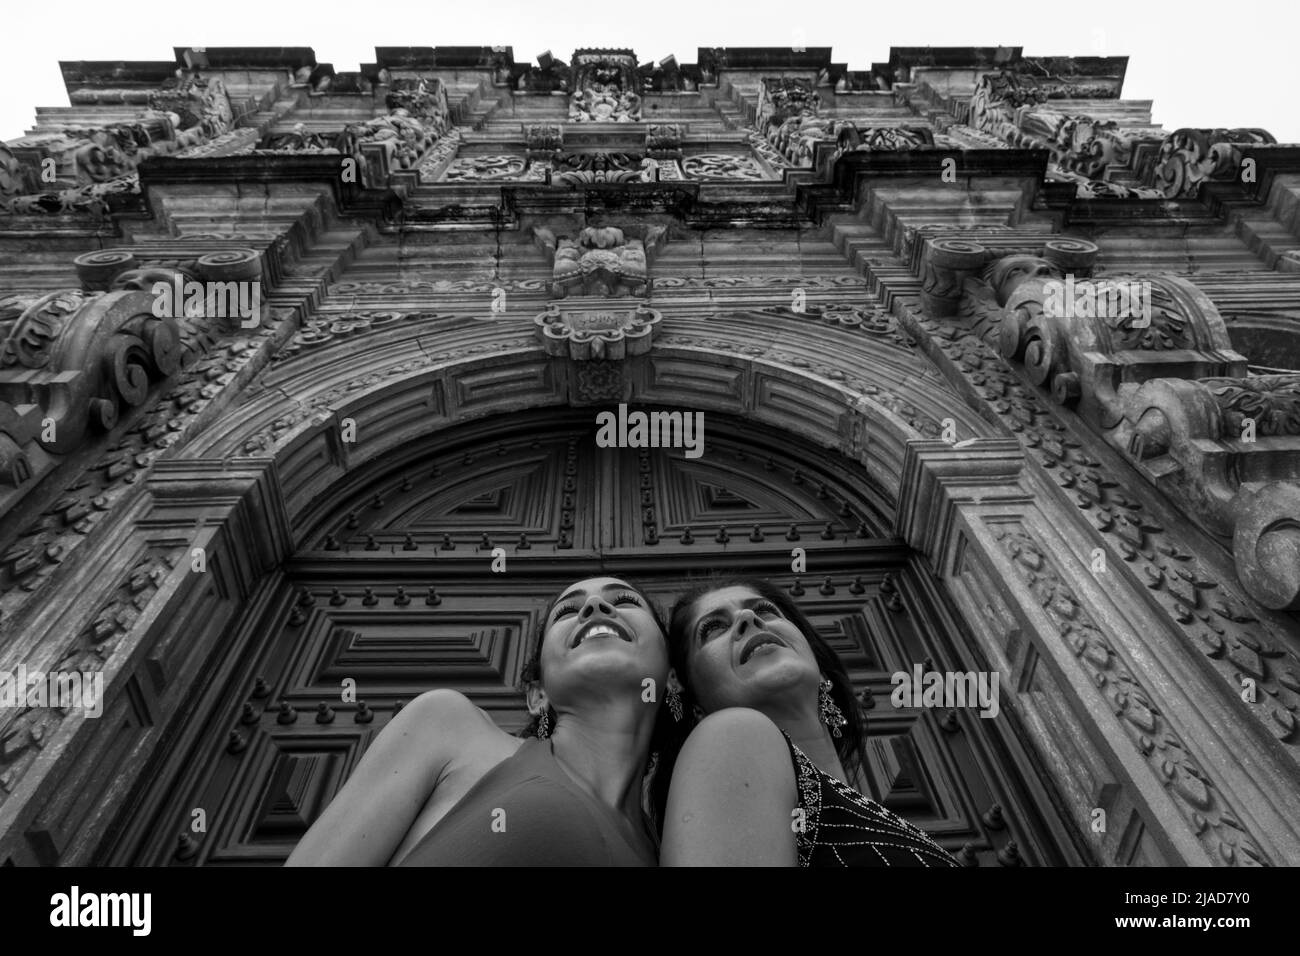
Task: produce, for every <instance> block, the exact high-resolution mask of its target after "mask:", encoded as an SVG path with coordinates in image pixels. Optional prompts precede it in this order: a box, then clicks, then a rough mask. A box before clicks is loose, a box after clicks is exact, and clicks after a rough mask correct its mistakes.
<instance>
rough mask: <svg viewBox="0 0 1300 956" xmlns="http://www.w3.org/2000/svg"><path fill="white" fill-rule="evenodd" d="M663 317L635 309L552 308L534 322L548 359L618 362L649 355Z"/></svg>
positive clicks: (647, 307) (650, 310) (640, 308)
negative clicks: (552, 357)
mask: <svg viewBox="0 0 1300 956" xmlns="http://www.w3.org/2000/svg"><path fill="white" fill-rule="evenodd" d="M661 318H662V315H661V314H660V313H659V311H658V310H657V309H652V308H650V307H649V306H646V305H644V304H642V305H638V306H636V307H635V308H632V309H580V310H573V309H565V310H563V311H561V310H560V307H559V305H557V304H552V305H550V306H549V307H548V308H547V310H546V311H545V312H542V313H541V314H539V315H538V316H537V318H535V319H534V320H533V321H534V323H535V324H536V326H537V334H538V337H539V338H540V339H541V342H542V347H543V349H544V350H545V351H546V354H547V355H550V356H554V357H567V358H569V359H571V360H573V361H575V362H591V361H597V362H618V361H622V360H624V359H628V358H633V357H635V356H638V355H645V354H647V353H648V352H649V351H650V345H651V342H652V341H653V338H654V331H655V327H656V326H657V325H658V324H659V321H660V319H661Z"/></svg>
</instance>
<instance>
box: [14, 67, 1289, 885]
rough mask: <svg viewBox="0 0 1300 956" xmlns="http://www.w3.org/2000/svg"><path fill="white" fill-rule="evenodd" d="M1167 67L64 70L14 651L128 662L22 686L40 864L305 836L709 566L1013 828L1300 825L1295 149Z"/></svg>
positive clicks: (55, 666) (893, 770)
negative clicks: (784, 595)
mask: <svg viewBox="0 0 1300 956" xmlns="http://www.w3.org/2000/svg"><path fill="white" fill-rule="evenodd" d="M1125 66H1126V60H1125V58H1095V57H1092V58H1082V57H1076V58H1070V57H1057V58H1028V57H1024V56H1023V54H1022V51H1021V50H1020V49H1018V48H999V49H982V48H934V49H929V48H927V49H912V48H894V49H893V50H892V51H891V54H890V57H889V61H888V62H887V63H880V64H875V65H873V66H871V67H870V68H869V69H853V70H851V69H848V68H847V67H846V65H844V64H841V63H836V62H834V60H833V58H832V51H831V50H830V49H818V48H810V49H807V50H790V49H775V48H773V49H704V48H701V49H700V50H699V51H698V53H697V56H696V61H695V62H694V63H682V64H679V63H677V61H676V60H675V58H673V57H669V58H667V59H666V60H664V61H661V62H659V63H649V64H642V63H641V62H640V61H639V60H638V58H637V55H636V53H635V51H633V50H623V49H586V50H578V51H575V52H574V53H573V54H572V56H571V58H570V59H569V60H568V61H565V60H561V59H559V58H557V57H554V56H552V55H551V54H549V53H548V54H545V55H543V56H541V57H539V58H538V61H537V63H536V65H532V64H530V63H527V62H522V61H516V60H515V59H514V57H513V54H512V51H511V50H510V49H509V48H489V47H483V48H478V47H474V48H466V47H403V48H380V49H378V50H377V51H376V61H375V62H374V63H373V64H366V65H364V66H363V67H362V68H361V69H360V70H359V71H358V72H356V73H346V72H337V71H335V70H334V69H333V68H332V67H331V66H330V65H329V64H323V63H318V62H317V61H316V58H315V56H314V54H313V52H312V51H311V50H310V49H308V48H222V49H215V48H209V49H181V48H178V49H177V50H176V51H175V56H174V58H173V59H169V60H165V61H159V62H80V63H64V64H62V69H63V75H64V78H65V81H66V85H67V90H68V95H69V102H70V106H68V107H61V108H45V109H41V110H40V111H39V113H38V117H37V123H36V126H35V128H34V129H33V130H32V131H31V132H30V133H29V134H28V135H26V136H23V137H21V138H19V139H16V140H13V141H10V142H8V143H4V144H0V250H2V253H3V254H2V255H0V342H3V345H2V346H0V674H8V675H16V674H18V672H19V670H20V668H22V669H24V670H25V671H26V672H28V673H35V672H40V673H76V674H79V675H86V678H87V680H88V681H90V679H91V678H92V677H93V678H94V679H95V680H102V688H103V701H102V713H101V714H98V715H91V713H90V712H89V711H88V710H86V709H85V708H82V709H78V708H76V707H73V706H51V704H52V703H53V702H50V701H44V702H37V703H35V704H33V703H32V701H31V699H30V697H27V698H23V697H22V696H19V697H16V698H13V699H10V700H8V701H6V700H4V699H3V698H0V704H3V705H4V706H3V707H0V863H3V864H4V865H19V866H21V865H53V864H96V865H100V864H104V865H119V864H121V865H129V864H152V865H173V866H196V865H227V864H250V863H253V864H276V863H279V862H281V861H283V859H284V858H285V857H286V856H287V855H288V853H289V852H290V850H291V849H292V848H293V846H294V844H295V843H296V841H297V840H298V838H299V837H300V836H301V835H302V833H303V832H305V830H306V828H307V826H308V825H309V824H310V822H311V821H312V820H313V819H314V818H315V816H316V815H317V814H318V813H319V812H320V811H321V809H322V808H323V807H324V806H325V804H326V803H327V802H328V801H329V799H330V797H331V796H332V794H333V793H335V792H336V791H337V790H338V788H339V787H340V786H341V784H342V782H343V781H344V780H345V779H346V778H347V775H348V773H349V771H350V769H351V768H352V767H353V766H355V764H356V761H357V759H358V757H359V756H360V754H361V753H362V752H363V751H364V749H365V747H366V746H367V745H368V743H369V742H370V741H371V740H372V739H373V738H374V736H375V735H376V734H377V733H378V732H379V731H380V730H381V729H382V727H383V726H384V724H385V723H386V721H387V720H388V719H390V718H391V716H392V714H393V713H394V711H395V710H396V709H398V708H400V706H401V705H402V704H403V703H404V702H406V701H409V700H410V699H412V698H413V697H415V696H416V695H418V694H419V693H421V692H422V691H424V690H427V689H429V688H432V687H440V686H441V687H453V688H455V689H457V690H460V691H462V692H464V693H465V694H467V695H468V696H469V697H470V698H471V699H473V700H474V701H475V702H476V703H477V704H478V705H479V706H481V707H483V708H484V709H485V710H487V711H488V712H489V713H490V714H492V716H493V717H494V718H495V719H496V720H497V721H498V722H499V723H500V724H501V726H502V727H504V728H506V729H511V730H513V729H517V728H518V727H520V726H522V724H523V722H524V718H525V707H524V702H523V698H522V695H521V694H520V692H519V690H518V687H517V684H518V681H519V675H520V671H521V668H522V665H523V663H524V655H525V651H526V648H525V647H524V644H525V641H526V635H528V634H529V633H530V632H531V630H532V626H533V625H534V624H535V622H536V618H537V615H538V614H539V613H540V612H541V610H542V608H543V607H544V605H545V602H546V600H547V598H548V597H549V596H551V595H552V594H553V593H554V592H555V590H556V588H558V587H559V586H561V585H563V584H565V583H568V582H570V581H572V580H574V579H576V578H579V577H583V576H586V575H589V574H593V573H612V574H620V575H630V576H632V577H633V578H634V579H636V580H637V581H639V582H640V583H641V584H643V585H644V586H645V587H646V588H647V590H648V591H649V592H650V593H652V594H654V595H655V596H657V597H660V598H663V599H669V598H671V596H672V594H673V593H674V591H676V590H677V589H679V588H680V587H681V585H682V584H683V583H684V581H686V580H687V579H688V578H689V577H691V576H692V575H694V574H698V573H703V572H705V571H708V570H710V569H718V568H721V569H730V570H734V571H738V572H744V573H751V574H756V575H761V576H764V577H768V578H771V579H772V580H774V581H777V582H778V583H779V584H780V585H781V586H783V587H786V588H788V589H789V590H790V591H791V593H792V594H794V595H796V597H797V599H798V601H799V603H800V606H801V607H802V608H803V609H804V610H805V611H806V612H807V613H808V614H809V616H810V618H811V619H812V620H813V621H814V622H815V623H816V625H817V626H818V628H819V629H820V630H821V631H822V633H824V634H825V635H826V636H827V638H828V639H829V640H830V641H831V643H832V645H833V646H834V647H835V648H836V649H837V651H838V652H839V653H840V654H841V656H842V657H843V658H844V660H845V662H846V664H847V666H848V668H849V671H850V673H851V675H852V677H853V679H854V680H855V682H856V684H857V686H858V687H859V690H860V699H861V701H862V703H863V706H864V708H866V710H865V713H866V715H867V720H868V726H869V730H870V758H871V759H870V767H869V772H870V778H871V779H870V786H871V789H872V791H873V792H872V795H873V796H875V797H876V798H877V799H879V800H881V801H882V802H884V803H886V804H887V805H888V806H890V807H892V808H894V809H896V810H898V812H900V813H901V814H903V815H904V816H906V817H907V818H908V819H910V820H913V821H914V822H916V823H918V825H920V826H922V827H924V828H925V829H926V830H927V831H928V832H929V833H931V834H932V835H933V836H934V837H935V838H936V839H937V840H939V841H940V842H941V843H942V844H943V845H944V846H945V847H947V848H948V849H949V850H951V851H952V852H953V853H954V854H956V855H958V856H959V857H960V858H961V859H962V860H963V861H964V862H966V863H967V864H969V865H972V866H974V865H981V866H1019V865H1031V866H1041V865H1107V866H1111V865H1120V866H1127V865H1173V864H1192V865H1215V866H1228V867H1232V866H1260V865H1265V866H1267V865H1286V864H1290V865H1295V864H1297V863H1300V761H1298V758H1300V728H1298V727H1297V718H1298V717H1300V709H1298V708H1300V619H1298V618H1297V613H1296V612H1297V609H1300V324H1298V319H1300V147H1297V146H1289V145H1283V144H1278V143H1276V142H1275V141H1274V138H1273V137H1272V136H1271V135H1270V134H1269V133H1268V132H1267V131H1265V130H1261V129H1179V130H1166V129H1162V128H1160V127H1158V126H1155V125H1154V124H1152V122H1151V118H1150V106H1151V104H1150V103H1149V102H1144V101H1135V100H1127V99H1124V98H1123V96H1122V86H1123V80H1124V71H1125ZM1116 283H1119V284H1122V287H1123V288H1126V289H1128V288H1131V289H1133V290H1136V291H1135V292H1134V296H1135V298H1134V300H1133V302H1129V301H1128V300H1124V304H1125V305H1132V304H1134V303H1139V304H1140V305H1141V308H1127V309H1126V308H1118V309H1117V308H1116V307H1115V305H1116V302H1117V301H1119V300H1118V299H1115V298H1114V297H1111V298H1110V299H1109V300H1107V299H1106V297H1105V295H1102V296H1100V297H1098V296H1095V295H1094V296H1092V297H1091V298H1090V297H1089V295H1087V294H1079V295H1076V294H1075V292H1071V297H1070V298H1068V299H1067V300H1066V301H1065V303H1064V304H1065V308H1062V307H1061V300H1060V298H1059V292H1060V289H1061V288H1068V289H1071V290H1078V289H1083V288H1088V289H1093V290H1098V289H1100V290H1102V291H1103V292H1105V291H1106V290H1108V289H1111V288H1115V287H1120V286H1116V285H1115V284H1116ZM164 300H165V303H164ZM1139 300H1140V302H1139ZM1099 302H1100V303H1102V305H1098V303H1099ZM160 303H164V305H163V307H161V308H160ZM1106 303H1109V304H1108V305H1107V304H1106ZM620 405H626V406H628V408H630V409H633V410H646V411H655V410H658V411H663V412H669V413H672V412H680V413H683V414H691V413H696V412H702V413H703V415H704V421H705V425H706V427H705V434H704V447H703V454H702V455H700V456H699V457H689V456H687V455H684V454H683V452H682V449H680V448H663V447H645V448H635V447H627V448H617V449H607V448H600V447H597V445H596V443H595V431H596V429H595V426H594V424H593V423H594V420H595V418H596V415H597V414H598V413H599V412H602V411H612V410H615V409H617V408H618V406H620ZM796 549H802V550H801V551H797V550H796ZM800 560H802V562H804V563H800ZM494 562H500V563H501V564H502V565H504V567H505V570H504V571H501V570H495V571H494V570H493V569H492V568H493V564H494ZM915 668H920V669H921V671H922V672H940V673H952V672H981V673H986V674H991V673H994V672H996V674H997V675H998V677H999V682H1000V687H1001V705H1000V709H999V711H998V713H997V714H996V715H995V716H990V717H985V718H981V717H980V716H978V714H977V713H976V711H975V710H974V709H972V708H961V707H949V708H943V707H912V706H901V707H898V706H894V704H893V702H892V701H891V691H892V690H893V682H892V675H894V674H897V673H900V672H904V673H909V674H910V673H913V672H914V669H915ZM10 683H11V685H12V683H13V681H12V680H11V681H10ZM348 686H355V694H354V695H349V694H348V693H347V692H346V688H347V687H348ZM341 689H343V690H342V691H341Z"/></svg>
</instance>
